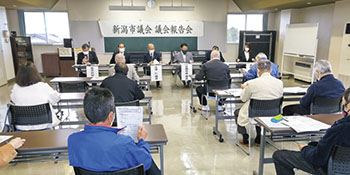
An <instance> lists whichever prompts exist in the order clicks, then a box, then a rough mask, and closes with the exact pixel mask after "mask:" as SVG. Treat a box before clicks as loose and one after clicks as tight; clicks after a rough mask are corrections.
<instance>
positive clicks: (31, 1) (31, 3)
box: [0, 0, 58, 9]
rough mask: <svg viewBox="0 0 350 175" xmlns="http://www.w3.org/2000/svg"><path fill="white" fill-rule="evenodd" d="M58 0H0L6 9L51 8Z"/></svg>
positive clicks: (0, 3)
mask: <svg viewBox="0 0 350 175" xmlns="http://www.w3.org/2000/svg"><path fill="white" fill-rule="evenodd" d="M57 2H58V0H0V6H4V7H5V8H7V9H51V8H52V7H54V6H55V4H56V3H57Z"/></svg>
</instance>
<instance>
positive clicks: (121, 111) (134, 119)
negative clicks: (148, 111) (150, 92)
mask: <svg viewBox="0 0 350 175" xmlns="http://www.w3.org/2000/svg"><path fill="white" fill-rule="evenodd" d="M116 113H117V125H118V128H123V127H125V126H126V128H125V130H124V131H123V132H122V133H121V134H124V135H128V136H130V137H132V138H133V139H134V141H135V142H136V141H137V132H138V128H139V126H141V125H142V123H143V107H139V106H127V107H116Z"/></svg>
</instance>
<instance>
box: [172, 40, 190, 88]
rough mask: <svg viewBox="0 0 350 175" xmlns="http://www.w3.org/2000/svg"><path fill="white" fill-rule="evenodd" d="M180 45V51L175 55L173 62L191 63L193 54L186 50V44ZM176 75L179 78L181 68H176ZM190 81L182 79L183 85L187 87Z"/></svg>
mask: <svg viewBox="0 0 350 175" xmlns="http://www.w3.org/2000/svg"><path fill="white" fill-rule="evenodd" d="M180 47H181V51H180V52H178V53H177V54H176V55H175V58H174V63H190V64H192V63H193V55H192V53H191V52H188V51H187V50H188V46H187V44H186V43H182V44H181V46H180ZM178 75H179V77H180V79H181V68H180V69H178ZM190 82H191V81H187V82H186V81H182V83H183V84H184V87H189V85H190Z"/></svg>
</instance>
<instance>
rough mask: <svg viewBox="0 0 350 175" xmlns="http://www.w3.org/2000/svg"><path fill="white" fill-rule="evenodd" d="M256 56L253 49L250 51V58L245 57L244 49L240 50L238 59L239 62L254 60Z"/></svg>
mask: <svg viewBox="0 0 350 175" xmlns="http://www.w3.org/2000/svg"><path fill="white" fill-rule="evenodd" d="M254 58H255V56H254V55H253V54H252V52H251V51H249V58H246V57H245V54H244V51H243V50H242V51H240V52H239V54H238V59H239V62H253V59H254Z"/></svg>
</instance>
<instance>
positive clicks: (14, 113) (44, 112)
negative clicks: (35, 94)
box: [9, 103, 52, 126]
mask: <svg viewBox="0 0 350 175" xmlns="http://www.w3.org/2000/svg"><path fill="white" fill-rule="evenodd" d="M9 123H10V125H13V126H16V125H39V124H47V123H52V112H51V108H50V104H49V103H46V104H41V105H35V106H15V105H10V109H9Z"/></svg>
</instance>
